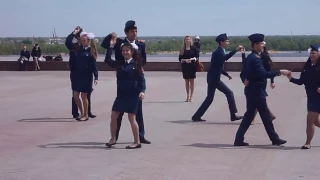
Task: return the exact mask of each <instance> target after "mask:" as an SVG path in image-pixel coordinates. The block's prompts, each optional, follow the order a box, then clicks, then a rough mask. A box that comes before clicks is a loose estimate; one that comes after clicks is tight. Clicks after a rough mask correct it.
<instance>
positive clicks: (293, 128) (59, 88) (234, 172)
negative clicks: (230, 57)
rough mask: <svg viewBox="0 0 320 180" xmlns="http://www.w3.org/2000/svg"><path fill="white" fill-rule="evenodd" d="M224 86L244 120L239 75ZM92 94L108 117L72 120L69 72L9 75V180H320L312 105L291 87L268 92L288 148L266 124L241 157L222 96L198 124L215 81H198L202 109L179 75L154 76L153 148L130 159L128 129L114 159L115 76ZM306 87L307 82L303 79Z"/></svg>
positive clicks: (3, 131)
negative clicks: (308, 135) (308, 134)
mask: <svg viewBox="0 0 320 180" xmlns="http://www.w3.org/2000/svg"><path fill="white" fill-rule="evenodd" d="M232 75H233V76H234V79H233V80H230V81H229V80H227V78H224V77H223V81H224V82H225V83H226V84H227V85H228V86H229V87H230V88H231V89H232V90H233V91H234V95H235V98H236V102H237V106H238V110H239V114H243V113H244V111H245V97H244V95H243V85H242V84H241V82H240V79H239V78H238V77H239V73H232ZM99 76H100V81H99V84H98V86H97V87H95V90H94V92H93V94H92V109H93V110H92V111H93V113H95V114H96V115H97V116H98V117H97V118H95V119H90V120H89V121H87V122H77V121H75V120H73V119H70V117H71V90H70V82H69V74H68V72H41V71H40V72H0V82H1V87H0V100H1V103H0V112H1V119H0V142H1V143H0V180H57V179H59V180H60V179H61V180H71V179H76V180H127V179H128V180H189V179H190V180H206V179H208V180H209V179H210V180H211V179H213V180H233V179H237V180H300V179H301V180H302V179H303V180H318V179H319V177H320V171H319V168H320V163H319V159H320V153H319V150H320V148H319V147H320V141H319V140H320V134H319V129H316V135H315V137H314V140H313V143H312V149H310V150H300V147H301V145H303V143H304V141H305V124H306V123H305V117H306V97H305V92H304V88H303V86H301V87H298V86H296V85H293V84H290V83H289V82H288V80H287V78H286V77H277V78H276V79H275V82H276V88H275V89H273V90H271V89H268V93H269V95H270V96H269V97H268V104H269V107H270V109H271V110H272V111H273V112H274V114H275V115H276V117H277V119H276V120H275V127H276V130H277V132H278V134H279V135H280V137H281V138H283V139H286V140H288V143H287V144H286V145H285V146H284V147H274V146H271V145H270V144H271V143H270V141H269V139H268V137H267V135H266V132H265V130H264V127H263V125H262V123H261V120H260V117H259V116H258V117H257V120H256V122H257V123H256V124H255V125H253V126H251V127H250V129H249V131H248V133H247V135H246V141H248V142H249V143H250V144H251V146H249V147H240V148H239V147H233V146H232V144H233V140H234V135H235V133H236V131H237V128H238V126H239V122H234V123H232V122H230V120H229V114H228V105H227V101H226V98H225V96H224V95H223V94H222V93H220V92H217V93H216V97H215V99H214V102H213V104H212V105H211V107H210V108H209V110H208V111H207V113H206V114H205V116H204V119H207V122H205V123H193V122H191V121H190V118H191V116H192V114H193V113H194V112H195V111H196V109H197V108H198V107H199V105H200V104H201V103H202V101H203V100H204V98H205V95H206V89H207V88H206V80H205V73H198V74H197V79H196V89H195V94H194V102H193V103H185V102H184V100H185V98H186V95H185V90H184V81H183V79H182V75H181V73H179V72H146V80H147V92H146V99H145V101H144V107H143V108H144V109H143V111H144V119H145V128H146V138H147V139H149V140H150V141H152V144H151V145H143V147H142V148H141V149H138V150H126V149H124V148H125V146H126V145H128V144H130V143H131V142H132V141H133V138H132V133H131V129H130V125H129V122H128V121H126V118H125V119H124V120H123V126H122V129H121V132H120V138H119V143H120V144H117V145H116V146H115V147H116V148H113V149H107V148H105V146H104V143H105V142H106V141H108V140H109V138H110V133H109V120H110V111H111V107H112V103H113V101H114V98H115V95H116V79H115V72H101V73H100V74H99ZM294 76H296V77H298V76H299V74H297V73H295V74H294Z"/></svg>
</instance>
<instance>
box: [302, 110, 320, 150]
mask: <svg viewBox="0 0 320 180" xmlns="http://www.w3.org/2000/svg"><path fill="white" fill-rule="evenodd" d="M314 126H317V127H319V128H320V121H319V113H316V112H311V111H309V112H308V115H307V128H306V133H307V140H306V143H305V145H304V146H302V149H310V148H311V140H312V138H313V135H314Z"/></svg>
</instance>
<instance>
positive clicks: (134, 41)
mask: <svg viewBox="0 0 320 180" xmlns="http://www.w3.org/2000/svg"><path fill="white" fill-rule="evenodd" d="M126 40H127V41H128V42H129V43H136V40H133V41H129V39H127V38H126Z"/></svg>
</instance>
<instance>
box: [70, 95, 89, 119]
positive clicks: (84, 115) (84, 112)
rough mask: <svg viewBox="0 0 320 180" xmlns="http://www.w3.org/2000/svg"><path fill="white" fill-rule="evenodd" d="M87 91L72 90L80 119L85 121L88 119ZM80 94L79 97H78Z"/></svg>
mask: <svg viewBox="0 0 320 180" xmlns="http://www.w3.org/2000/svg"><path fill="white" fill-rule="evenodd" d="M87 95H88V93H83V92H82V93H80V92H76V91H74V92H73V97H74V100H75V102H76V104H77V106H78V109H79V110H80V113H81V115H80V119H79V120H80V121H86V120H88V98H87ZM80 96H81V99H80Z"/></svg>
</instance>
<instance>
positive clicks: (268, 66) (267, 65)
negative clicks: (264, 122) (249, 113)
mask: <svg viewBox="0 0 320 180" xmlns="http://www.w3.org/2000/svg"><path fill="white" fill-rule="evenodd" d="M241 52H242V63H243V62H244V60H245V59H246V55H245V49H243V50H242V51H241ZM260 58H261V60H262V66H263V67H264V69H265V70H266V71H268V72H269V71H271V70H272V65H273V62H272V60H271V58H270V55H269V52H268V50H267V48H266V47H263V52H262V53H261V54H260ZM240 77H241V79H242V82H243V83H244V81H245V79H246V78H245V77H244V76H243V73H241V74H240ZM247 83H249V82H248V81H247V82H246V84H247ZM267 84H268V80H267V79H266V80H265V82H264V89H265V94H266V96H268V93H267ZM270 87H271V88H272V89H273V88H275V83H274V78H273V77H271V78H270ZM269 111H270V109H269ZM257 112H258V110H256V112H255V114H254V118H253V120H252V123H251V124H254V119H255V117H256V115H257ZM270 115H271V119H272V120H275V119H276V117H275V116H274V115H273V113H272V112H271V111H270Z"/></svg>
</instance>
